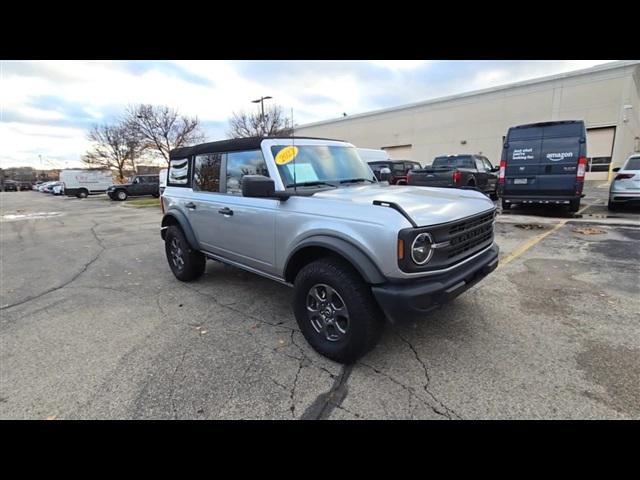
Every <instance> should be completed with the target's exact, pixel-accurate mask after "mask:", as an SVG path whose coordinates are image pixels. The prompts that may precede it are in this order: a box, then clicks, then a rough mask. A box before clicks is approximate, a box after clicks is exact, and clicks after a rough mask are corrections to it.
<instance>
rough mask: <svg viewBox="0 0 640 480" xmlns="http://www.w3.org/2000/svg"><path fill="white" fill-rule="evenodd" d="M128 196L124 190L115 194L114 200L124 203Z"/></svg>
mask: <svg viewBox="0 0 640 480" xmlns="http://www.w3.org/2000/svg"><path fill="white" fill-rule="evenodd" d="M128 196H129V195H127V192H125V191H124V190H118V191H117V192H116V198H117V199H118V200H120V201H121V202H124V201H125V200H126V199H127V197H128Z"/></svg>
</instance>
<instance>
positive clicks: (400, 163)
mask: <svg viewBox="0 0 640 480" xmlns="http://www.w3.org/2000/svg"><path fill="white" fill-rule="evenodd" d="M368 163H369V166H370V167H371V170H373V174H374V175H375V176H376V178H377V179H378V180H379V181H381V182H387V181H388V182H389V184H390V185H406V184H407V172H409V170H413V169H416V168H422V165H420V164H419V163H418V162H414V161H411V160H384V161H383V160H380V161H375V162H368ZM383 168H388V169H389V170H391V173H389V174H383V173H381V172H380V170H382V169H383Z"/></svg>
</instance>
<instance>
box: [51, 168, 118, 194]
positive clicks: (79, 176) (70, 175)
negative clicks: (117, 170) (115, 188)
mask: <svg viewBox="0 0 640 480" xmlns="http://www.w3.org/2000/svg"><path fill="white" fill-rule="evenodd" d="M60 181H61V182H63V184H64V193H65V195H66V196H68V197H78V198H86V197H87V196H89V195H95V194H98V193H105V192H106V191H107V188H109V186H111V185H112V184H113V175H112V174H111V170H109V169H93V168H91V169H88V168H87V169H78V170H73V169H70V170H60Z"/></svg>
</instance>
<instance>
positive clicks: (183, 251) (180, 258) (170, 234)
mask: <svg viewBox="0 0 640 480" xmlns="http://www.w3.org/2000/svg"><path fill="white" fill-rule="evenodd" d="M164 249H165V253H166V255H167V261H168V262H169V267H171V271H172V272H173V274H174V275H175V277H176V278H177V279H178V280H180V281H183V282H190V281H191V280H195V279H196V278H199V277H201V276H202V274H203V273H204V270H205V267H206V262H207V260H206V258H205V257H204V255H203V254H202V253H201V252H198V251H197V250H194V249H193V248H191V245H189V242H187V239H186V238H185V237H184V233H182V230H181V229H180V227H178V226H176V225H172V226H170V227H169V228H168V229H167V234H166V235H165V239H164Z"/></svg>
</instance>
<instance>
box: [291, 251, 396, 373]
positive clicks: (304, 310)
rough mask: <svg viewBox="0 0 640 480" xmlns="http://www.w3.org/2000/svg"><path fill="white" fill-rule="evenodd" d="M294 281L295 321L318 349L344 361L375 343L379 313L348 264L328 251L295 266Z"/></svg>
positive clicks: (380, 322) (380, 323)
mask: <svg viewBox="0 0 640 480" xmlns="http://www.w3.org/2000/svg"><path fill="white" fill-rule="evenodd" d="M294 286H295V289H294V298H293V310H294V314H295V317H296V321H297V323H298V326H299V327H300V330H301V331H302V335H304V337H305V339H306V340H307V342H309V344H310V345H311V346H312V347H313V349H314V350H316V351H317V352H318V353H320V354H321V355H324V356H325V357H327V358H330V359H331V360H334V361H336V362H340V363H346V364H349V363H353V362H355V361H356V360H358V359H359V358H360V357H362V356H363V355H364V354H365V353H367V352H368V351H369V350H371V349H372V348H373V347H374V346H375V345H376V343H377V342H378V340H379V338H380V335H381V333H382V328H383V326H384V315H383V313H382V311H381V310H380V308H379V307H378V305H377V304H376V301H375V299H374V298H373V295H372V294H371V289H370V287H369V286H368V285H367V284H366V283H365V282H364V281H363V280H362V278H361V277H360V275H359V274H358V272H356V271H355V270H354V269H353V267H351V265H349V264H347V263H346V262H344V261H342V260H340V259H337V258H332V257H325V258H322V259H320V260H316V261H314V262H311V263H310V264H308V265H306V266H305V267H303V268H302V270H300V272H299V273H298V275H297V276H296V279H295V284H294Z"/></svg>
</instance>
